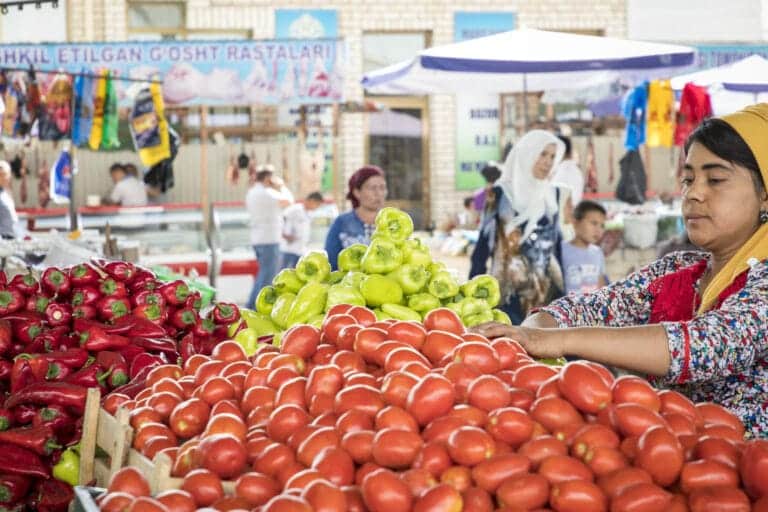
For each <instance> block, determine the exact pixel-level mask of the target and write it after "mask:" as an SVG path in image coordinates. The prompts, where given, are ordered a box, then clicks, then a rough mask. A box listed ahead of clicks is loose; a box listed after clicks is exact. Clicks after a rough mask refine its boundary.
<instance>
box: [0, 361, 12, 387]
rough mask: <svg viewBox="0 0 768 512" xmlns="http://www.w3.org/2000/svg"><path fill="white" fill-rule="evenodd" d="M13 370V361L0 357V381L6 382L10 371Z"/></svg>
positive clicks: (9, 377) (9, 376)
mask: <svg viewBox="0 0 768 512" xmlns="http://www.w3.org/2000/svg"><path fill="white" fill-rule="evenodd" d="M12 370H13V362H11V361H9V360H8V359H0V382H8V381H10V380H11V371H12Z"/></svg>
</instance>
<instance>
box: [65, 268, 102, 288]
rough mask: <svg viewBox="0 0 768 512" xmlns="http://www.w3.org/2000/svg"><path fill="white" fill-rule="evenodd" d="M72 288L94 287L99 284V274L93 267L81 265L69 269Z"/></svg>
mask: <svg viewBox="0 0 768 512" xmlns="http://www.w3.org/2000/svg"><path fill="white" fill-rule="evenodd" d="M69 282H70V283H72V286H93V285H96V284H98V282H99V274H98V272H96V269H94V268H93V267H92V266H91V265H89V264H87V263H80V264H79V265H75V266H74V267H72V268H70V269H69Z"/></svg>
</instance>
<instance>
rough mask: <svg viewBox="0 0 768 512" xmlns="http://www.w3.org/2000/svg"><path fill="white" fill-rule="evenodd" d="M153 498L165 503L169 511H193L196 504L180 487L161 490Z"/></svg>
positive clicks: (195, 508)
mask: <svg viewBox="0 0 768 512" xmlns="http://www.w3.org/2000/svg"><path fill="white" fill-rule="evenodd" d="M155 499H156V500H157V501H159V502H160V503H162V504H163V505H165V506H166V507H167V508H168V510H169V511H170V512H195V510H197V505H195V500H194V499H192V495H191V494H189V493H188V492H187V491H182V490H180V489H170V490H168V491H163V492H161V493H160V494H158V495H157V496H155Z"/></svg>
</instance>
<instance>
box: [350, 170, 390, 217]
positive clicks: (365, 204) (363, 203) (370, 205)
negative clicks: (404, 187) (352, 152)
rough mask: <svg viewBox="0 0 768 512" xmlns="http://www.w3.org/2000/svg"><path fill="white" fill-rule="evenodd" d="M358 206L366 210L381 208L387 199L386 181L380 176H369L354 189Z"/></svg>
mask: <svg viewBox="0 0 768 512" xmlns="http://www.w3.org/2000/svg"><path fill="white" fill-rule="evenodd" d="M354 194H355V197H357V200H358V201H360V207H361V208H364V209H366V210H375V211H378V210H381V209H382V208H384V201H386V200H387V181H386V180H385V179H384V178H382V177H381V176H371V177H370V178H368V179H367V180H365V183H363V185H362V186H361V187H360V188H357V189H355V190H354Z"/></svg>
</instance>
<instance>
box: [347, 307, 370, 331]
mask: <svg viewBox="0 0 768 512" xmlns="http://www.w3.org/2000/svg"><path fill="white" fill-rule="evenodd" d="M347 314H349V315H352V316H353V317H355V320H357V323H359V324H360V325H362V326H363V327H368V326H369V325H371V324H372V323H374V322H375V321H376V314H375V313H374V312H373V311H371V310H370V309H368V308H364V307H362V306H352V307H351V308H349V310H347Z"/></svg>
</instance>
